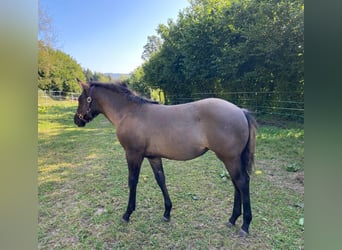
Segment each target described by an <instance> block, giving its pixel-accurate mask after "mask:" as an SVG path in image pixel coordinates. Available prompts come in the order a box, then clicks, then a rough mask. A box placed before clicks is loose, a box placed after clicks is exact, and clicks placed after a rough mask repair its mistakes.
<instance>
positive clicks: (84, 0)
mask: <svg viewBox="0 0 342 250" xmlns="http://www.w3.org/2000/svg"><path fill="white" fill-rule="evenodd" d="M41 1H42V4H43V6H44V7H45V8H46V9H47V12H48V14H49V15H50V16H51V17H52V19H53V26H54V28H55V30H56V33H57V45H58V48H59V49H61V50H62V51H64V52H65V53H67V54H69V55H70V56H72V57H73V58H74V59H75V60H76V61H77V62H78V63H79V64H80V65H81V66H82V67H83V68H89V69H90V70H92V71H96V72H102V73H109V72H111V73H130V72H132V71H133V70H134V69H135V68H137V67H138V66H139V65H141V64H142V62H143V60H142V59H141V54H142V52H143V46H144V45H145V44H146V43H147V36H149V35H155V34H156V28H157V27H158V24H160V23H163V24H166V23H167V20H168V19H169V18H171V19H173V20H176V19H177V16H178V12H179V10H182V9H184V8H185V7H187V6H189V5H190V4H189V2H188V0H96V1H95V0H93V1H88V0H41Z"/></svg>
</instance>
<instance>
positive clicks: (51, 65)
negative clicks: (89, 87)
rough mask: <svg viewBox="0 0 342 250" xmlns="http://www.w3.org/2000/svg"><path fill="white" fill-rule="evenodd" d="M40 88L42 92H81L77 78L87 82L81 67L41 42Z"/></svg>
mask: <svg viewBox="0 0 342 250" xmlns="http://www.w3.org/2000/svg"><path fill="white" fill-rule="evenodd" d="M38 44H39V51H38V87H39V88H40V89H42V90H53V91H64V92H79V91H80V87H79V85H78V83H77V81H76V78H79V79H81V80H85V76H84V74H83V71H82V68H81V66H80V65H79V64H78V63H77V61H76V60H75V59H73V58H72V57H71V56H69V55H67V54H66V53H64V52H63V51H61V50H54V49H52V48H50V47H48V46H44V45H42V42H39V43H38Z"/></svg>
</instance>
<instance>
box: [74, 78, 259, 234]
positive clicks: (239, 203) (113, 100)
mask: <svg viewBox="0 0 342 250" xmlns="http://www.w3.org/2000/svg"><path fill="white" fill-rule="evenodd" d="M78 83H79V84H80V86H81V88H82V93H81V95H80V96H79V98H78V107H77V111H76V113H75V115H74V123H75V124H76V125H77V126H79V127H84V126H85V125H86V124H87V123H89V122H90V121H92V120H93V119H94V118H95V117H96V116H97V115H99V114H103V115H104V116H105V117H106V118H107V119H108V120H109V121H110V122H111V123H112V124H113V125H114V126H115V127H116V134H117V138H118V140H119V142H120V144H121V146H122V147H123V149H124V150H125V154H126V160H127V165H128V186H129V198H128V205H127V209H126V212H125V213H124V214H123V216H122V220H123V221H124V222H128V221H129V218H130V216H131V214H132V213H133V211H134V210H135V206H136V190H137V184H138V180H139V173H140V168H141V164H142V161H143V159H144V158H146V159H148V161H149V163H150V165H151V167H152V170H153V173H154V177H155V180H156V181H157V183H158V185H159V187H160V189H161V192H162V194H163V198H164V205H165V211H164V216H163V218H164V220H165V221H170V216H171V215H170V214H171V209H172V202H171V199H170V196H169V193H168V190H167V187H166V184H165V175H164V170H163V164H162V158H167V159H172V160H179V161H186V160H191V159H194V158H196V157H199V156H201V155H203V154H204V153H205V152H207V151H208V150H211V151H213V152H214V153H215V154H216V156H217V157H218V159H220V160H221V161H222V162H223V163H224V165H225V167H226V169H227V171H228V173H229V175H230V177H231V180H232V183H233V185H234V206H233V211H232V215H231V217H230V218H229V220H228V222H227V223H226V224H227V226H229V227H232V226H234V225H235V222H236V220H237V218H238V217H239V216H240V215H241V208H242V207H243V223H242V226H241V229H240V231H239V235H240V236H243V237H244V236H247V235H248V234H249V225H250V223H251V221H252V211H251V205H250V192H249V182H250V176H249V175H250V173H251V171H252V165H253V161H254V152H255V140H256V139H255V136H256V130H257V124H256V121H255V119H254V117H253V116H252V114H251V113H250V112H249V111H248V110H246V109H242V108H239V107H238V106H236V105H234V104H232V103H230V102H228V101H226V100H223V99H218V98H207V99H202V100H198V101H194V102H189V103H185V104H178V105H162V104H159V103H158V102H155V101H151V100H149V99H146V98H143V97H141V96H139V95H138V94H136V93H135V92H133V91H132V90H130V89H129V88H128V86H127V85H126V84H124V83H101V82H93V81H91V82H82V81H80V80H78Z"/></svg>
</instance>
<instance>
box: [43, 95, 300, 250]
mask: <svg viewBox="0 0 342 250" xmlns="http://www.w3.org/2000/svg"><path fill="white" fill-rule="evenodd" d="M75 105H76V104H75V103H73V104H70V103H57V102H56V104H54V105H50V106H40V107H38V135H39V138H38V140H39V142H38V147H39V148H38V156H39V158H38V177H39V180H38V184H39V191H38V195H39V218H38V219H39V222H38V223H39V229H38V242H39V246H38V247H39V249H54V248H57V249H59V248H65V249H304V225H303V223H302V218H303V217H304V130H303V128H300V127H296V128H295V127H293V128H287V129H285V128H278V127H275V126H266V125H262V126H261V127H260V128H259V131H258V135H257V150H256V164H255V168H254V170H253V174H252V176H251V201H252V211H253V215H254V217H253V221H252V223H251V226H250V235H249V236H248V237H247V238H239V237H237V231H238V229H239V227H240V226H241V219H239V220H238V222H237V225H238V226H237V227H236V228H227V227H226V226H225V222H226V221H227V220H228V218H229V216H230V215H231V211H232V206H233V186H232V184H231V182H230V180H229V177H227V175H226V172H225V169H224V167H223V164H222V163H221V162H220V161H219V160H218V159H217V158H216V157H215V155H214V154H213V153H210V152H208V153H207V154H205V155H203V156H202V157H200V158H197V159H195V160H192V161H187V162H177V161H169V160H164V170H165V175H166V182H167V185H168V189H169V193H170V196H171V199H172V201H173V205H174V209H173V210H172V217H171V221H170V222H169V223H167V222H163V221H162V215H163V210H164V205H163V198H162V194H161V191H160V189H159V187H158V186H157V184H156V182H155V180H154V177H153V173H152V170H151V168H150V166H149V165H148V162H147V161H144V163H143V166H142V171H141V176H140V181H139V185H138V191H137V210H136V211H135V212H134V213H133V215H132V216H131V220H130V222H129V223H128V224H124V223H122V222H121V216H122V214H123V213H124V211H125V209H126V205H127V200H128V186H127V174H128V170H127V166H126V161H125V158H124V151H123V149H122V148H121V146H120V144H119V143H118V141H117V140H116V136H115V128H114V127H113V126H112V125H111V124H110V123H109V122H108V121H107V120H106V119H105V118H104V117H103V116H102V115H100V116H99V117H98V118H96V119H95V120H94V121H93V122H91V123H90V124H88V125H87V126H86V127H85V128H78V127H76V126H75V125H74V123H73V115H74V112H75V110H76V106H75Z"/></svg>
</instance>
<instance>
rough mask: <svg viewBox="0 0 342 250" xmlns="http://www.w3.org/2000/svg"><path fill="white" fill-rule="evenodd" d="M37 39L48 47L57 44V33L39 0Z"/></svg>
mask: <svg viewBox="0 0 342 250" xmlns="http://www.w3.org/2000/svg"><path fill="white" fill-rule="evenodd" d="M38 41H40V43H41V44H43V45H44V46H47V47H50V48H54V47H56V44H57V33H56V31H55V29H54V26H53V19H52V17H51V16H50V15H49V14H48V11H47V9H46V6H43V4H42V1H41V0H39V2H38Z"/></svg>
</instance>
